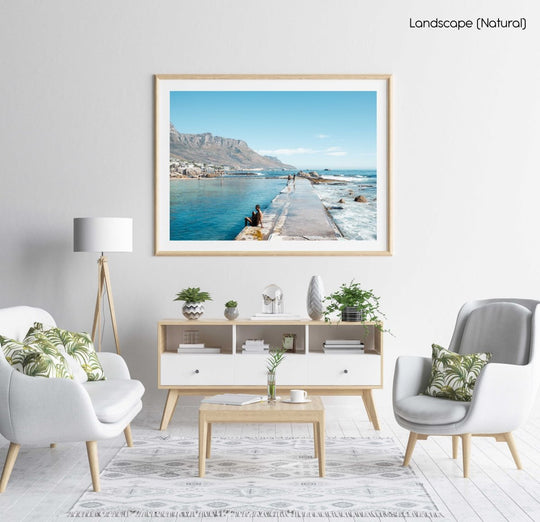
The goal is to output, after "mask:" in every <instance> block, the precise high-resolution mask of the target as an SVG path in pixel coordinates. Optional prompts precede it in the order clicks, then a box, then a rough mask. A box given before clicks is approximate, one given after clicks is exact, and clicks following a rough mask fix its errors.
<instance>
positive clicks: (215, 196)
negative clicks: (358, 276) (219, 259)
mask: <svg viewBox="0 0 540 522" xmlns="http://www.w3.org/2000/svg"><path fill="white" fill-rule="evenodd" d="M312 172H316V173H317V174H318V176H320V177H318V178H316V179H312V176H310V174H309V173H312ZM289 176H291V178H294V177H295V176H296V181H295V182H294V183H293V181H292V180H290V181H289V180H288V177H289ZM306 176H307V177H308V178H307V179H306V178H303V179H302V178H301V176H298V171H297V170H289V171H283V170H279V171H276V170H267V171H257V172H249V173H246V172H242V173H238V174H235V173H227V174H224V175H221V176H219V177H213V178H205V177H201V178H195V179H175V178H172V179H171V181H170V216H171V219H170V237H171V240H178V241H192V240H193V241H223V240H225V241H226V240H234V239H237V237H238V235H239V234H240V233H241V232H242V230H243V229H244V218H245V217H249V216H251V213H252V211H253V210H254V208H255V205H260V207H261V210H262V212H263V216H265V215H268V216H271V217H272V218H273V220H274V221H277V218H278V217H279V216H276V212H277V213H278V214H280V215H282V214H283V212H289V211H290V210H289V207H288V206H287V204H286V203H283V202H282V201H280V202H279V203H278V200H282V199H285V200H289V199H290V198H292V197H293V196H294V194H295V189H296V184H297V183H298V184H300V183H301V182H303V183H305V182H307V183H310V184H311V185H312V187H313V191H314V194H315V195H316V196H317V197H318V198H319V200H320V201H321V203H322V205H323V206H324V209H325V211H326V212H327V214H328V217H329V219H330V220H332V221H333V223H334V225H335V226H336V228H337V229H338V234H336V237H335V239H338V240H339V239H348V240H351V239H353V240H373V239H376V237H377V199H376V198H377V173H376V171H375V170H352V169H343V170H329V169H319V170H316V169H313V170H308V171H306ZM308 179H309V181H308ZM359 195H362V196H364V198H365V200H366V201H365V202H358V201H355V198H356V197H358V196H359ZM278 196H280V197H278ZM276 208H277V210H276ZM309 219H310V216H309V215H305V220H306V221H308V220H309ZM265 220H266V219H265V217H263V221H265ZM268 226H269V227H270V234H271V233H272V223H268ZM301 226H302V225H301V224H300V228H301ZM301 232H302V231H301V230H299V231H298V233H299V235H301ZM284 239H287V237H285V238H284Z"/></svg>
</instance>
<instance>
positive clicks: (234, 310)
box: [223, 299, 238, 321]
mask: <svg viewBox="0 0 540 522" xmlns="http://www.w3.org/2000/svg"><path fill="white" fill-rule="evenodd" d="M223 313H224V314H225V317H226V318H227V319H229V321H234V320H235V319H236V318H237V317H238V302H237V301H234V300H232V299H231V300H230V301H227V302H226V303H225V312H223Z"/></svg>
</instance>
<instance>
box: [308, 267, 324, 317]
mask: <svg viewBox="0 0 540 522" xmlns="http://www.w3.org/2000/svg"><path fill="white" fill-rule="evenodd" d="M323 299H324V286H323V282H322V279H321V276H318V275H314V276H313V277H312V278H311V281H310V282H309V286H308V293H307V301H306V305H307V313H308V315H309V317H310V318H311V319H313V320H314V321H320V320H321V319H322V318H323V312H324V305H323Z"/></svg>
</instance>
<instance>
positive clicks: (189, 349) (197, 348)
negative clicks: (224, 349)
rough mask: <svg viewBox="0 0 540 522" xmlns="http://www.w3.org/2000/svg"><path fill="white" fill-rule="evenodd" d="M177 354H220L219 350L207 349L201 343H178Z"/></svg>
mask: <svg viewBox="0 0 540 522" xmlns="http://www.w3.org/2000/svg"><path fill="white" fill-rule="evenodd" d="M178 353H207V354H208V353H221V348H209V347H207V346H204V344H202V343H180V344H179V345H178Z"/></svg>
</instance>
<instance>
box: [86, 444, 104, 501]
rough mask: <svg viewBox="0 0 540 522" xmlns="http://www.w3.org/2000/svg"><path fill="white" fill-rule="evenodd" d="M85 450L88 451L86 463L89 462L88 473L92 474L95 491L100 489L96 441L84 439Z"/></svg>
mask: <svg viewBox="0 0 540 522" xmlns="http://www.w3.org/2000/svg"><path fill="white" fill-rule="evenodd" d="M86 451H87V453H88V463H89V464H90V474H91V475H92V485H93V486H94V491H95V492H96V493H97V492H99V491H101V486H100V484H99V459H98V452H97V442H96V441H95V440H89V441H86Z"/></svg>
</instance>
